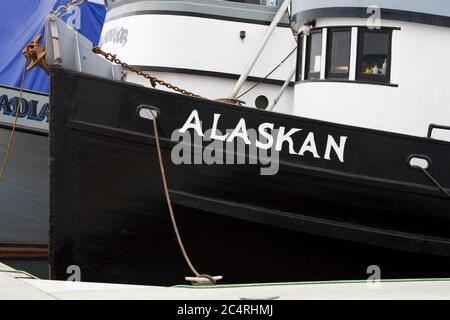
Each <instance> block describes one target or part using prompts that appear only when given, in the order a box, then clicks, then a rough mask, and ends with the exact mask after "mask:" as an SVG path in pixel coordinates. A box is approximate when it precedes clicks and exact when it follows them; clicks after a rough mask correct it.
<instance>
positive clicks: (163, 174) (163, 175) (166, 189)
mask: <svg viewBox="0 0 450 320" xmlns="http://www.w3.org/2000/svg"><path fill="white" fill-rule="evenodd" d="M152 114H153V131H154V135H155V140H156V149H157V153H158V160H159V167H160V170H161V178H162V182H163V187H164V195H165V197H166V202H167V206H168V207H169V213H170V219H171V220H172V226H173V229H174V231H175V235H176V237H177V241H178V245H179V246H180V249H181V252H182V254H183V257H184V260H185V261H186V263H187V265H188V266H189V269H191V271H192V273H193V274H194V275H195V276H196V277H197V278H205V279H207V280H209V282H210V283H211V284H216V280H215V279H214V278H213V277H212V276H210V275H207V274H200V272H198V271H197V269H196V268H195V267H194V265H193V264H192V262H191V259H190V258H189V255H188V254H187V251H186V248H185V247H184V244H183V240H182V239H181V236H180V232H179V230H178V225H177V221H176V219H175V214H174V212H173V208H172V201H171V199H170V194H169V187H168V184H167V178H166V172H165V170H164V162H163V158H162V152H161V146H160V143H159V133H158V122H157V120H156V117H157V114H156V113H155V112H152Z"/></svg>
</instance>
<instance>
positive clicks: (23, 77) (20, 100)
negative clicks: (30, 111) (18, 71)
mask: <svg viewBox="0 0 450 320" xmlns="http://www.w3.org/2000/svg"><path fill="white" fill-rule="evenodd" d="M26 68H27V64H26V63H25V65H24V66H23V71H22V83H21V85H20V93H19V99H18V101H17V105H16V115H15V117H14V123H13V126H12V129H11V134H10V136H9V141H8V146H7V149H6V153H5V158H4V159H3V165H2V170H1V172H0V182H2V180H3V177H4V175H5V171H6V167H7V166H8V160H9V155H10V154H11V148H12V144H13V140H14V134H15V133H16V127H17V119H19V110H20V105H21V103H22V94H23V87H24V84H25V73H26V72H27V69H26Z"/></svg>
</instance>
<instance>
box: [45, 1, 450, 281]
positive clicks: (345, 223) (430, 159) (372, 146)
mask: <svg viewBox="0 0 450 320" xmlns="http://www.w3.org/2000/svg"><path fill="white" fill-rule="evenodd" d="M194 2H195V1H194ZM119 4H120V2H119ZM288 4H289V0H286V1H284V2H283V3H281V4H280V5H279V8H278V9H277V10H278V12H284V9H286V6H287V5H288ZM227 5H228V6H230V7H232V6H234V5H235V4H234V3H229V4H227ZM239 5H240V4H239ZM292 8H293V9H292V28H293V30H294V31H295V32H297V33H298V50H297V57H296V58H297V69H296V70H297V72H296V82H295V88H294V103H293V107H292V108H291V109H289V108H283V109H282V110H279V111H277V110H276V109H274V110H272V111H271V110H264V109H266V108H258V107H255V106H252V105H250V106H249V107H244V106H241V105H239V101H236V100H237V99H236V97H237V95H236V92H237V93H238V94H239V92H241V90H242V86H241V85H242V83H245V81H246V80H247V77H248V76H249V74H250V69H251V68H245V71H244V72H243V73H242V75H241V76H240V78H239V80H238V85H236V87H235V88H234V89H233V92H232V94H230V95H229V96H226V93H223V94H222V95H221V96H216V97H214V99H212V98H211V97H209V99H208V98H203V96H205V93H208V92H205V91H202V92H201V93H200V94H194V93H193V92H195V90H194V89H198V90H199V91H201V88H202V86H201V85H199V86H198V87H196V86H195V84H190V87H189V88H188V90H190V91H189V92H188V91H186V90H184V91H183V90H177V91H182V92H183V93H185V94H180V93H178V92H175V93H174V92H169V91H167V90H166V89H164V90H159V89H158V87H157V88H156V89H155V88H148V87H145V86H143V85H142V84H143V83H144V81H145V83H146V84H147V86H149V85H148V83H149V82H150V83H151V84H155V83H156V82H155V81H156V79H155V78H150V76H149V75H148V74H147V78H145V80H142V81H143V82H142V83H140V84H139V83H138V84H136V83H130V82H127V81H123V80H120V79H117V77H118V72H117V70H116V69H117V68H118V67H120V66H122V67H123V68H124V69H126V70H128V71H130V73H131V72H132V71H133V70H134V71H136V69H133V67H132V68H130V65H127V64H123V63H122V62H123V61H122V60H120V59H119V58H118V57H121V56H120V55H115V54H116V53H115V52H114V53H109V52H107V51H106V47H105V46H102V48H94V49H93V48H92V47H89V44H87V43H84V45H83V46H82V49H81V51H80V52H81V55H82V56H83V57H85V58H86V59H85V60H86V61H84V62H82V63H81V62H80V63H79V64H78V67H77V68H73V67H72V68H71V67H70V63H67V62H64V61H66V59H62V61H63V62H62V63H55V61H58V59H55V57H56V56H55V55H57V54H58V50H54V47H52V45H51V44H50V43H51V39H54V38H55V37H54V36H53V37H52V34H51V33H52V32H50V35H47V39H48V40H47V45H46V47H47V50H48V52H49V54H48V55H47V58H46V59H47V61H48V62H49V64H50V65H51V66H50V81H51V91H50V106H51V110H52V113H51V119H50V185H51V187H50V265H51V276H52V278H53V279H59V280H62V279H66V278H67V276H68V270H73V267H74V266H76V267H77V268H79V270H80V272H81V278H82V279H83V281H108V282H118V283H140V284H153V285H170V284H175V283H179V282H180V281H182V279H184V277H185V276H187V275H189V273H191V272H192V273H193V274H194V276H195V277H194V278H196V279H199V278H202V279H208V280H209V281H211V282H214V281H215V280H216V279H219V278H214V277H210V276H207V275H206V276H202V274H203V273H208V274H210V275H216V274H217V275H221V276H223V281H225V282H226V283H230V282H267V281H294V280H296V281H299V280H305V279H308V280H324V279H334V280H336V279H343V278H355V277H356V278H363V277H367V273H368V272H370V270H375V269H376V268H378V269H380V270H381V271H382V276H383V277H384V278H392V277H399V276H400V277H417V276H422V277H445V276H448V267H449V265H450V263H449V262H450V260H449V256H450V236H449V235H450V233H449V230H450V229H449V227H450V224H449V223H450V221H449V214H450V201H449V200H450V196H449V186H450V170H448V164H449V163H450V161H449V160H450V141H449V135H448V133H449V132H448V131H449V123H450V122H449V111H448V108H446V106H445V102H446V101H448V98H449V97H448V95H449V93H448V90H446V82H445V79H443V78H442V75H443V74H446V73H445V70H446V69H447V68H448V66H446V65H445V63H443V61H445V59H444V57H445V52H446V50H444V49H445V46H448V45H449V44H448V43H446V42H445V41H442V40H441V39H443V37H445V36H448V33H449V29H448V28H449V27H450V7H449V6H448V5H447V4H442V2H441V1H437V0H436V1H428V2H427V3H426V4H424V3H423V2H421V1H408V2H407V3H406V2H398V1H395V2H394V1H389V0H385V1H381V6H380V7H373V6H371V7H364V6H363V4H361V2H360V1H352V0H346V1H340V2H339V5H336V3H335V2H334V1H328V2H320V3H317V2H316V1H307V0H301V1H300V0H298V1H297V0H294V1H293V6H292ZM119 16H120V15H119ZM275 17H278V18H279V19H281V16H280V15H278V14H275ZM51 19H52V18H51V17H50V19H49V22H48V23H52V22H51V21H52V20H51ZM205 19H209V18H205ZM55 21H56V20H55V19H54V21H53V22H54V23H56V22H55ZM278 22H279V21H277V20H276V19H275V18H274V20H273V21H272V22H271V23H270V26H269V27H268V29H267V32H268V33H269V31H273V30H274V28H275V27H276V26H277V25H278ZM59 27H60V28H63V26H59ZM48 29H49V30H51V29H52V28H48ZM66 35H67V39H69V38H70V33H66ZM106 38H108V37H106ZM119 38H120V37H119ZM73 39H74V37H73V36H72V40H71V41H78V42H77V43H79V41H81V40H80V39H78V38H77V39H75V40H73ZM264 39H265V40H267V39H266V37H264ZM417 39H421V40H420V41H422V42H423V43H420V45H418V44H417V41H418V40H417ZM60 41H61V42H62V44H60V45H58V46H59V47H61V48H64V47H67V46H65V45H64V43H63V42H64V41H66V40H64V39H60ZM67 41H69V40H67ZM119 42H120V41H119ZM53 46H54V44H53ZM92 50H93V52H95V53H97V54H100V55H101V56H103V57H106V58H108V59H109V60H110V61H113V62H116V64H109V62H108V61H107V60H105V59H102V58H100V57H99V56H95V55H93V54H92V55H89V54H88V52H90V51H92ZM205 50H207V49H205ZM133 52H134V51H133ZM430 52H431V53H432V56H433V59H431V60H429V61H428V60H427V61H424V60H423V59H424V58H423V57H424V56H427V55H425V53H428V55H429V54H430ZM169 53H171V52H168V54H169ZM62 54H64V52H63V53H62ZM129 54H130V57H131V56H132V53H129ZM256 56H257V55H256ZM256 56H254V57H252V59H250V63H249V64H248V65H250V66H251V65H252V64H254V63H255V61H256V59H257V57H256ZM75 57H76V55H75ZM121 59H122V58H121ZM60 60H61V59H60ZM69 60H70V59H69ZM75 60H76V59H75ZM124 61H125V60H124ZM135 63H136V62H133V65H134V64H135ZM244 66H245V64H244ZM243 70H244V69H243ZM164 71H166V72H168V70H164ZM176 72H181V71H180V70H176ZM411 72H415V73H414V74H416V75H417V76H416V77H412V76H411ZM198 77H201V75H198ZM127 78H128V74H127ZM286 79H288V78H286ZM430 79H436V81H433V82H432V83H431V82H430ZM148 80H150V81H148ZM181 82H182V81H181ZM200 82H201V81H200ZM289 82H290V79H288V80H287V81H285V82H284V85H283V87H285V86H286V85H287V86H289ZM158 83H160V82H158ZM166 84H167V83H166ZM184 84H186V83H184ZM169 87H170V86H169ZM172 88H173V85H172ZM419 88H420V90H419ZM225 89H226V88H225ZM230 91H231V90H230ZM224 97H225V98H226V99H223V98H224ZM216 98H220V99H216ZM230 102H233V103H230ZM286 110H290V111H286ZM194 264H195V266H196V267H198V270H201V271H203V272H202V273H200V272H198V271H197V268H195V267H194ZM374 267H375V269H374ZM189 269H191V270H189ZM369 275H370V274H369Z"/></svg>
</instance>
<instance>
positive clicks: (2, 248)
mask: <svg viewBox="0 0 450 320" xmlns="http://www.w3.org/2000/svg"><path fill="white" fill-rule="evenodd" d="M66 4H67V1H65V0H57V1H46V2H45V3H44V2H42V1H41V2H39V1H20V2H11V1H4V2H2V3H1V4H0V18H1V19H2V20H8V21H9V23H8V27H7V28H6V27H5V28H4V29H3V31H2V34H1V35H0V43H2V49H1V50H0V58H1V61H2V62H1V65H0V159H1V160H0V163H1V165H2V167H1V174H0V203H1V205H0V257H1V258H2V259H3V260H7V261H8V263H11V264H12V265H14V266H16V267H18V268H22V267H23V266H29V270H32V271H33V272H36V274H39V275H42V276H45V275H46V277H48V239H49V222H48V217H49V175H48V161H49V158H48V154H49V151H48V116H49V96H48V88H49V81H48V75H47V74H46V73H45V72H44V71H43V70H40V69H39V68H35V69H33V70H29V71H27V73H26V74H25V77H24V79H23V83H22V75H23V69H24V65H25V62H26V60H25V58H24V57H23V55H22V50H23V49H24V47H26V46H27V45H28V44H29V43H30V42H31V41H33V40H35V41H38V39H39V38H37V36H38V35H39V34H41V35H43V33H44V24H45V17H46V16H47V14H49V13H50V12H52V11H54V10H60V11H61V13H63V12H62V10H63V9H64V8H65V6H64V5H66ZM105 11H106V10H105V7H104V5H103V4H100V2H99V0H89V1H85V3H83V4H82V5H81V6H80V7H73V8H72V10H71V11H70V12H68V13H67V14H66V15H65V16H64V17H62V19H63V20H64V21H66V22H67V23H69V25H71V26H72V27H73V28H74V29H75V30H77V31H79V32H80V34H82V35H84V36H86V37H88V38H89V39H90V40H91V41H93V42H94V43H98V40H99V38H100V33H101V28H102V26H103V20H104V17H105ZM11 15H14V16H15V17H16V19H12V20H11V19H10V17H11ZM21 87H23V90H21ZM19 101H20V103H19ZM18 104H20V108H19V110H18V112H16V111H17V106H18ZM16 115H17V117H16ZM13 128H14V134H13V139H12V140H11V143H10V137H11V134H12V129H13ZM8 145H10V146H11V149H10V151H9V152H8ZM7 155H8V157H7ZM6 158H8V161H5V159H6ZM4 164H5V166H3V165H4Z"/></svg>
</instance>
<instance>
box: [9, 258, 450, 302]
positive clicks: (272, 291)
mask: <svg viewBox="0 0 450 320" xmlns="http://www.w3.org/2000/svg"><path fill="white" fill-rule="evenodd" d="M0 270H1V272H0V300H15V299H20V300H23V299H33V300H90V299H95V300H115V299H121V300H142V299H145V300H258V299H261V300H262V299H277V300H355V299H356V300H429V299H433V300H448V299H450V279H436V280H390V281H381V282H380V283H375V284H374V283H367V282H365V281H337V282H304V283H278V284H248V285H219V286H216V287H191V286H184V285H181V286H175V287H155V286H139V285H122V284H105V283H88V282H68V281H54V280H39V279H34V278H33V277H32V276H31V275H29V274H27V273H23V272H21V271H17V270H14V269H12V268H10V267H8V266H6V265H4V264H1V263H0ZM8 271H9V272H8Z"/></svg>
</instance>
